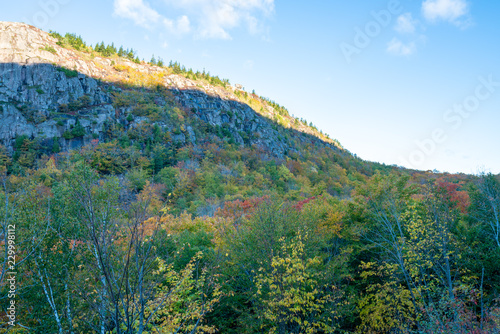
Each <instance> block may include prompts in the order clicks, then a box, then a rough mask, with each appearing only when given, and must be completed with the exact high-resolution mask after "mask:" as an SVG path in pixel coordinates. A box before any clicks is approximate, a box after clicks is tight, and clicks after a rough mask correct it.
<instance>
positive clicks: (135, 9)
mask: <svg viewBox="0 0 500 334" xmlns="http://www.w3.org/2000/svg"><path fill="white" fill-rule="evenodd" d="M114 1H115V2H114V4H115V14H116V15H118V16H121V17H123V18H127V19H131V20H133V21H134V23H135V24H137V25H139V26H143V27H147V28H151V27H153V26H159V25H161V26H163V27H164V28H166V29H167V30H168V31H169V32H171V33H175V34H186V33H190V32H192V33H194V35H195V37H198V38H216V39H231V34H230V31H231V30H232V29H234V28H237V27H245V28H246V29H247V31H248V32H249V33H251V34H259V33H263V34H264V33H265V32H266V29H265V26H264V24H263V20H262V18H263V17H264V18H265V17H269V16H270V15H272V14H273V13H274V0H163V2H164V4H165V5H167V6H169V7H170V8H175V9H176V10H178V11H180V12H182V15H181V16H180V17H178V18H175V19H174V18H171V17H169V16H168V15H163V14H162V13H161V10H160V9H153V8H152V7H151V6H150V5H149V4H148V3H147V2H145V0H114Z"/></svg>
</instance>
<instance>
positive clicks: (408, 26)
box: [394, 13, 417, 34]
mask: <svg viewBox="0 0 500 334" xmlns="http://www.w3.org/2000/svg"><path fill="white" fill-rule="evenodd" d="M416 25H417V21H416V20H414V19H413V16H412V15H411V13H405V14H402V15H400V16H399V17H398V19H397V21H396V26H395V27H394V29H395V30H396V31H397V32H399V33H401V34H413V33H414V32H415V29H416Z"/></svg>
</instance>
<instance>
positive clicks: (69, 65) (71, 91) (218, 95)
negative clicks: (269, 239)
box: [0, 22, 340, 156]
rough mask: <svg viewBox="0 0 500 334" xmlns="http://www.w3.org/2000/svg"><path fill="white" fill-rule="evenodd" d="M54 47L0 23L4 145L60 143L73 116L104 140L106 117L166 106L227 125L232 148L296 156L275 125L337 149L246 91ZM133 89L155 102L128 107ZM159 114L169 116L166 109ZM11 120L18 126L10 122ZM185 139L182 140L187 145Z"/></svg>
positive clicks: (41, 36)
mask: <svg viewBox="0 0 500 334" xmlns="http://www.w3.org/2000/svg"><path fill="white" fill-rule="evenodd" d="M57 42H58V40H57V39H55V38H53V37H52V36H50V35H49V34H47V33H44V32H42V31H40V30H38V29H36V28H34V27H30V26H27V25H24V24H13V23H6V22H2V23H0V43H1V44H0V62H1V63H2V73H3V74H4V76H3V80H2V83H1V85H2V91H1V94H2V95H1V102H2V104H3V105H4V108H5V109H6V114H7V117H8V121H5V122H2V126H3V127H2V128H1V133H2V137H1V139H2V140H3V141H4V143H5V144H7V145H8V144H9V141H11V140H12V139H14V138H15V137H16V136H19V135H27V136H29V137H46V138H53V137H62V135H63V133H64V131H67V130H68V129H69V127H70V126H71V125H74V122H72V121H71V120H69V119H67V120H66V121H64V119H63V122H64V123H65V124H63V126H58V127H57V126H56V123H57V120H58V116H59V119H60V118H64V117H65V116H69V115H71V116H74V117H73V120H74V118H77V117H79V118H80V119H81V120H82V126H83V127H84V128H85V130H86V133H87V135H91V134H98V133H99V135H100V136H102V131H101V129H102V126H103V124H104V120H106V119H112V120H113V121H115V122H122V123H123V122H124V121H125V120H126V118H127V116H128V115H132V117H134V116H139V118H138V117H134V118H133V119H129V120H128V122H129V123H134V124H137V123H140V122H142V121H144V119H143V118H140V116H149V115H147V113H148V112H151V111H147V110H146V111H144V110H143V111H142V114H144V115H142V114H141V113H140V112H138V111H136V112H134V111H135V110H134V108H135V109H138V108H140V107H143V109H144V108H147V107H152V108H153V107H159V108H160V109H161V107H165V106H166V105H167V104H169V106H173V105H175V106H179V107H181V108H182V109H184V110H183V112H192V113H193V114H194V115H192V117H196V118H198V119H200V120H202V121H204V122H205V123H208V124H210V125H211V126H215V127H217V126H218V127H222V126H225V127H227V128H228V130H229V131H230V134H231V138H232V139H233V140H234V142H235V143H238V144H240V145H245V144H247V145H250V146H251V145H253V144H256V145H257V146H258V147H261V148H263V149H267V150H269V151H272V152H273V153H274V154H276V155H277V156H282V155H283V152H284V151H285V150H290V149H292V150H293V144H291V143H287V142H283V141H282V140H280V139H281V138H280V135H279V134H278V132H277V131H276V130H275V129H273V127H272V124H273V123H275V124H276V125H279V126H282V127H285V128H289V129H293V130H296V131H298V132H301V133H303V134H309V135H311V136H313V137H317V138H318V139H320V140H321V141H322V142H323V143H324V144H325V146H329V147H332V148H334V147H335V146H338V148H339V149H340V146H339V145H338V144H337V143H336V142H334V141H333V140H331V139H329V138H327V137H326V136H324V135H323V134H321V133H319V131H318V130H316V129H313V128H311V127H310V126H308V125H307V124H303V122H301V121H299V120H296V119H293V118H292V117H291V116H290V115H288V113H287V112H286V110H285V109H283V108H281V107H279V106H278V108H279V109H277V110H275V108H273V107H272V106H271V105H270V104H269V103H268V102H267V101H264V100H262V99H261V98H259V97H258V96H256V95H254V94H248V93H246V92H245V91H243V90H241V89H237V88H235V87H232V86H230V85H226V84H224V86H214V85H212V84H210V83H208V82H207V80H191V79H188V78H186V77H185V76H182V75H177V74H173V73H172V72H173V70H172V68H164V67H158V66H151V65H149V64H146V63H140V64H137V63H136V62H133V61H131V60H129V59H127V58H123V57H118V56H114V57H102V56H99V54H98V53H96V52H92V51H91V52H83V51H77V50H75V49H74V48H70V49H68V48H64V47H61V46H60V45H58V43H57ZM42 64H46V65H42ZM72 71H76V73H75V72H72ZM7 75H8V77H6V76H7ZM207 78H209V77H207ZM159 87H161V88H162V89H164V92H163V93H164V94H161V93H158V92H155V91H156V90H158V89H159ZM130 89H142V90H143V91H144V90H146V91H149V92H150V93H151V94H149V95H151V97H152V99H153V101H152V103H149V105H148V103H146V102H143V103H142V104H145V105H144V106H138V104H139V103H130V101H128V102H129V103H128V105H126V104H127V101H123V99H126V98H127V96H123V95H124V94H126V92H127V91H129V90H130ZM124 92H125V93H124ZM155 93H157V94H155ZM169 93H170V94H169ZM121 98H123V99H121ZM79 102H81V103H80V105H78V103H79ZM148 102H149V101H148ZM68 106H69V108H70V109H71V110H70V112H68V110H67V109H68ZM161 111H163V112H165V113H166V114H168V113H169V112H171V110H169V109H168V108H163V110H161ZM138 114H141V115H138ZM21 115H22V116H23V117H24V119H23V117H20V116H21ZM156 116H158V115H156ZM162 116H164V115H162ZM4 117H6V116H4ZM136 118H137V119H136ZM263 118H267V119H268V120H270V122H266V121H265V120H264V119H263ZM14 119H15V120H16V121H15V122H14V121H10V120H14ZM54 121H56V122H54ZM154 121H157V122H158V121H163V123H164V124H162V126H163V127H165V128H168V130H172V129H171V126H172V124H167V123H166V121H165V120H164V119H161V120H160V119H159V120H154ZM96 122H97V123H96ZM158 123H159V122H158ZM187 131H188V132H187V133H185V134H189V133H191V134H192V130H187ZM242 132H244V133H242ZM181 137H182V136H181ZM181 137H178V139H180V140H181V141H182V142H185V139H181ZM247 137H249V138H247ZM257 137H260V138H257ZM306 138H307V136H299V138H298V139H299V140H300V141H308V142H309V143H314V142H317V141H316V140H315V139H313V138H308V139H306ZM85 139H88V138H86V137H85V136H84V142H88V141H85ZM244 139H245V140H244ZM193 141H195V139H194V138H193ZM245 142H246V143H245ZM61 144H64V143H61ZM9 146H10V145H9Z"/></svg>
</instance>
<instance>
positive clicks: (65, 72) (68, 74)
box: [57, 67, 78, 78]
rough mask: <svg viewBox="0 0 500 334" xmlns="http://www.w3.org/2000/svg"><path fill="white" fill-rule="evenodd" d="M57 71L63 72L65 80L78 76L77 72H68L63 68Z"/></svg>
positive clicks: (68, 70) (67, 69)
mask: <svg viewBox="0 0 500 334" xmlns="http://www.w3.org/2000/svg"><path fill="white" fill-rule="evenodd" d="M57 70H58V71H59V72H63V73H64V74H65V75H66V78H76V77H77V76H78V72H77V71H75V70H70V69H69V68H65V67H58V68H57Z"/></svg>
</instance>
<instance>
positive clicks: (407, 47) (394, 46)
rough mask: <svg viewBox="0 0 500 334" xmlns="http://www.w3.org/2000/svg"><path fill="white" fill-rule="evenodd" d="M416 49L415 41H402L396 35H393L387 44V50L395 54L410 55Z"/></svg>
mask: <svg viewBox="0 0 500 334" xmlns="http://www.w3.org/2000/svg"><path fill="white" fill-rule="evenodd" d="M416 50H417V46H416V44H415V42H410V43H403V42H402V41H401V40H399V39H398V38H397V37H394V38H393V39H392V40H391V41H390V42H389V43H388V44H387V52H389V53H390V54H393V55H396V56H410V55H412V54H413V53H415V51H416Z"/></svg>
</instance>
